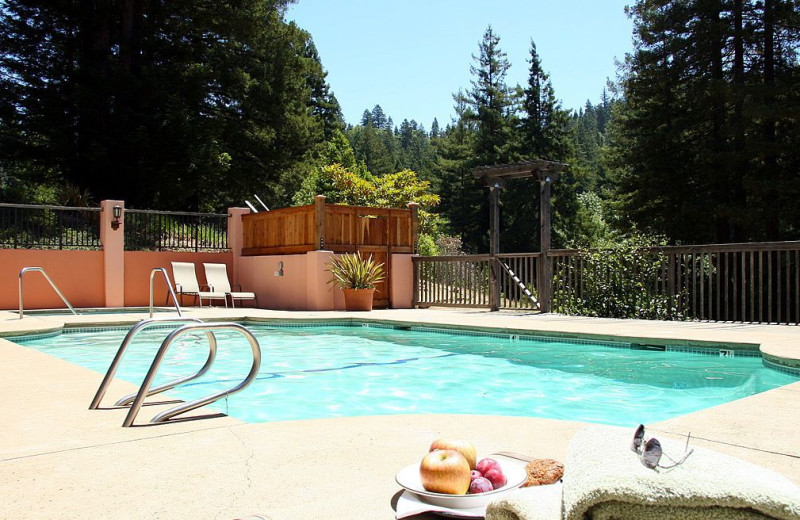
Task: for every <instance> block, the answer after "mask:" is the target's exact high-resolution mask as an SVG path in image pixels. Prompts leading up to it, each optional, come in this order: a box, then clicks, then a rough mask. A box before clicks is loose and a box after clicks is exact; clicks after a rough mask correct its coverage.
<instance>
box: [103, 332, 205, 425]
mask: <svg viewBox="0 0 800 520" xmlns="http://www.w3.org/2000/svg"><path fill="white" fill-rule="evenodd" d="M186 322H189V323H203V320H201V319H200V318H172V317H163V318H150V319H149V320H142V321H140V322H139V323H137V324H136V325H134V326H133V327H131V330H129V331H128V333H127V334H126V335H125V339H123V340H122V343H120V345H119V349H117V354H116V355H115V356H114V360H113V361H111V365H110V366H109V367H108V371H107V372H106V375H105V377H104V378H103V382H102V383H100V387H99V388H98V389H97V393H96V394H95V396H94V399H92V404H90V405H89V410H96V409H97V407H98V406H100V401H102V399H103V396H104V395H105V393H106V390H107V389H108V385H109V384H111V380H112V379H114V374H116V372H117V368H118V367H119V364H120V362H121V361H122V356H123V355H124V354H125V350H127V348H128V345H130V343H131V341H133V337H134V336H136V334H138V333H139V331H141V330H142V329H146V328H147V327H151V326H153V325H162V324H164V323H186ZM212 337H213V335H211V336H210V337H209V343H211V342H212V341H214V347H215V353H214V355H216V338H214V339H212ZM210 349H211V347H209V350H210ZM213 360H214V358H213V356H212V355H211V354H210V353H209V360H208V361H206V365H208V366H210V365H211V362H212V361H213ZM204 369H205V370H208V367H207V366H204V367H203V368H202V369H200V370H201V371H202V372H203V373H205V370H204ZM200 375H202V373H198V374H196V375H195V376H194V377H198V376H200ZM151 395H152V394H151Z"/></svg>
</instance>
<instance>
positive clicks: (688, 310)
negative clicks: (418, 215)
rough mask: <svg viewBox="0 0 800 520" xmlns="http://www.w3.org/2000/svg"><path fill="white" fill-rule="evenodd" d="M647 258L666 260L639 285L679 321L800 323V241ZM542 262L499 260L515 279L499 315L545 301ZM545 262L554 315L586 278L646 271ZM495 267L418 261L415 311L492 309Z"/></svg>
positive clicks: (524, 257) (464, 259) (563, 258)
mask: <svg viewBox="0 0 800 520" xmlns="http://www.w3.org/2000/svg"><path fill="white" fill-rule="evenodd" d="M649 254H652V255H661V256H660V257H659V259H660V262H659V266H660V267H659V269H658V270H657V272H656V273H655V274H654V275H653V276H650V277H649V279H647V280H640V281H641V283H643V284H646V285H647V289H648V292H649V294H651V295H653V296H654V297H656V296H660V297H666V298H667V299H668V301H669V302H670V307H671V308H672V309H674V317H676V318H677V317H683V318H688V319H694V320H708V321H731V322H746V323H783V324H800V242H769V243H751V244H712V245H697V246H670V247H663V248H658V249H652V250H649ZM540 258H541V256H540V255H539V254H538V253H533V254H518V255H513V254H503V255H497V259H498V262H502V263H504V264H506V265H507V266H508V267H509V268H510V269H509V270H510V271H512V272H513V273H514V275H515V277H512V276H511V275H510V274H509V272H508V271H509V270H506V269H500V273H501V278H500V280H499V285H500V293H501V300H500V301H501V305H500V306H501V307H502V308H522V309H536V308H537V305H536V304H534V303H533V302H532V301H531V299H530V298H529V297H527V296H525V294H524V288H527V289H529V290H530V292H531V293H532V295H533V297H534V299H535V298H536V295H537V294H540V288H539V280H538V279H537V275H538V273H539V272H541V271H540V270H539V269H538V262H540ZM646 258H647V256H646V255H645V261H647V260H646ZM653 258H655V257H653ZM548 260H549V261H550V263H551V267H552V270H551V272H552V273H553V274H552V278H551V281H550V282H551V289H552V292H551V293H550V294H553V309H555V310H556V311H557V310H558V309H559V307H560V306H561V303H563V299H564V298H566V297H567V296H573V297H577V298H582V297H584V296H585V294H584V290H585V284H586V280H588V278H587V277H589V276H592V277H595V279H597V278H600V279H601V282H602V280H603V279H605V280H606V281H607V282H608V283H609V284H611V283H613V281H614V278H615V277H616V278H620V277H634V278H635V277H637V276H639V274H640V273H642V272H644V271H646V269H644V268H643V266H636V265H630V266H625V267H624V268H623V270H622V272H620V271H614V272H612V271H608V270H605V271H603V272H591V273H589V272H588V271H587V270H588V269H589V267H588V266H587V262H585V261H584V259H583V257H582V256H581V254H580V252H579V251H577V250H551V251H550V252H549V254H548ZM490 261H491V257H490V256H489V255H483V256H482V255H465V256H452V257H429V258H415V259H414V266H415V267H414V273H415V277H416V278H415V292H414V298H415V299H414V301H415V304H416V305H417V306H451V307H489V296H488V295H489V277H488V274H487V273H488V269H489V263H490ZM651 274H652V273H651ZM515 278H516V279H515ZM517 279H518V280H519V283H517ZM601 285H602V283H601Z"/></svg>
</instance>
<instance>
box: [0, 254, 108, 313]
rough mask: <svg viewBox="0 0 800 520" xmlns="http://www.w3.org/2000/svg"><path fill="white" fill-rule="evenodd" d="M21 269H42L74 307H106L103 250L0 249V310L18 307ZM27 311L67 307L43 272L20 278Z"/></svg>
mask: <svg viewBox="0 0 800 520" xmlns="http://www.w3.org/2000/svg"><path fill="white" fill-rule="evenodd" d="M23 267H41V268H43V269H44V270H45V272H47V275H48V276H50V279H51V280H53V283H55V284H56V286H57V287H58V289H59V290H60V291H61V292H62V293H63V294H64V297H65V298H67V300H68V301H69V303H70V304H72V306H73V307H103V306H104V305H105V289H104V278H103V275H104V272H103V252H102V251H42V250H36V249H2V250H0V286H2V287H3V290H1V291H0V309H18V308H19V273H20V271H21V270H22V268H23ZM23 291H24V295H23V298H24V299H23V305H24V307H25V308H26V309H61V308H66V305H64V302H62V301H61V298H59V297H58V294H56V292H55V291H54V290H53V289H52V288H51V287H50V284H49V283H47V280H46V279H45V277H44V276H42V273H39V272H27V273H25V275H24V278H23Z"/></svg>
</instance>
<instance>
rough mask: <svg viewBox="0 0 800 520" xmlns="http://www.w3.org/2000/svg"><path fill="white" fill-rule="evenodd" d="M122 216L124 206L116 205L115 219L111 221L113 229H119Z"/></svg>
mask: <svg viewBox="0 0 800 520" xmlns="http://www.w3.org/2000/svg"><path fill="white" fill-rule="evenodd" d="M120 217H122V206H120V205H119V204H117V205H115V206H114V220H112V221H111V229H113V230H117V229H119V219H120Z"/></svg>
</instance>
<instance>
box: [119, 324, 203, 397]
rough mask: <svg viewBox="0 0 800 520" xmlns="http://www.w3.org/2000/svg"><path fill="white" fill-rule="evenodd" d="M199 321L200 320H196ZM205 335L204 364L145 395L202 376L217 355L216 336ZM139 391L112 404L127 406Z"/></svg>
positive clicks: (165, 389)
mask: <svg viewBox="0 0 800 520" xmlns="http://www.w3.org/2000/svg"><path fill="white" fill-rule="evenodd" d="M197 321H200V320H197ZM206 337H207V338H208V359H206V362H205V364H204V365H203V366H202V367H201V368H200V370H198V371H197V372H196V373H194V374H192V375H190V376H186V377H179V378H178V379H175V380H173V381H170V382H168V383H164V384H162V385H158V386H157V387H155V388H151V389H150V390H148V391H147V395H146V396H145V397H150V396H151V395H155V394H160V393H161V392H166V391H167V390H172V389H173V388H175V387H176V386H179V385H182V384H183V383H186V382H187V381H191V380H192V379H197V378H198V377H200V376H202V375H203V374H205V373H206V372H208V369H209V368H211V364H212V363H214V359H216V357H217V337H216V336H214V334H212V333H211V332H208V331H207V332H206ZM138 393H139V392H138V391H136V392H133V393H132V394H128V395H126V396H125V397H122V398H121V399H119V400H118V401H117V402H116V403H114V406H128V405H129V404H131V403H132V402H133V400H134V399H136V395H137V394H138Z"/></svg>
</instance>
